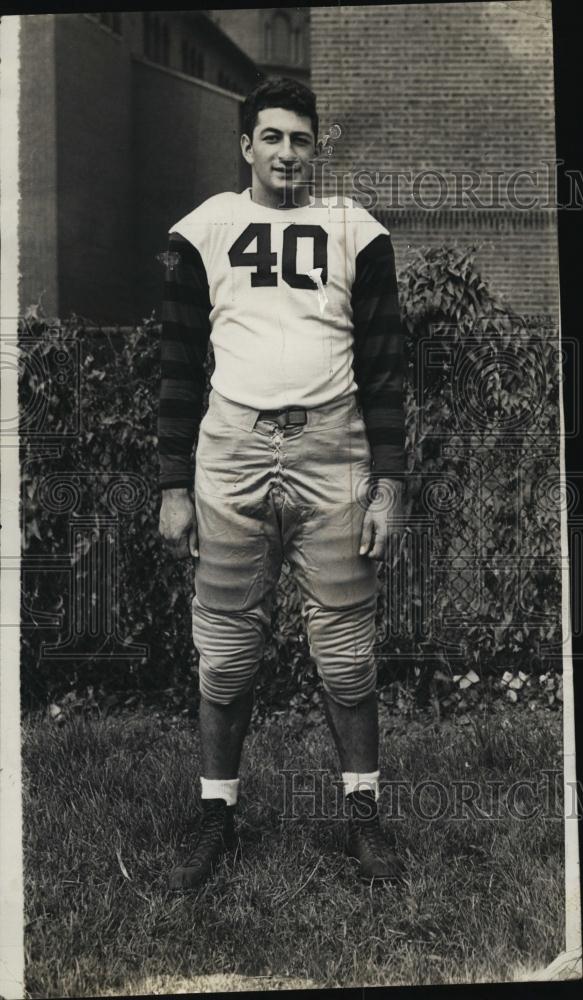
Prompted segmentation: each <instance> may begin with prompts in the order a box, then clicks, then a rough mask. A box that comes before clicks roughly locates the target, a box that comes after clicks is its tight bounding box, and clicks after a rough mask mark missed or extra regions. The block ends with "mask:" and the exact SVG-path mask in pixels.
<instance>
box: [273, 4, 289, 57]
mask: <svg viewBox="0 0 583 1000" xmlns="http://www.w3.org/2000/svg"><path fill="white" fill-rule="evenodd" d="M271 23H272V33H273V39H272V40H273V58H274V59H275V60H276V61H277V62H288V60H289V57H290V49H291V28H290V23H289V20H288V18H287V15H286V14H282V13H281V12H280V11H278V12H277V14H275V15H274V17H273V21H272V22H271Z"/></svg>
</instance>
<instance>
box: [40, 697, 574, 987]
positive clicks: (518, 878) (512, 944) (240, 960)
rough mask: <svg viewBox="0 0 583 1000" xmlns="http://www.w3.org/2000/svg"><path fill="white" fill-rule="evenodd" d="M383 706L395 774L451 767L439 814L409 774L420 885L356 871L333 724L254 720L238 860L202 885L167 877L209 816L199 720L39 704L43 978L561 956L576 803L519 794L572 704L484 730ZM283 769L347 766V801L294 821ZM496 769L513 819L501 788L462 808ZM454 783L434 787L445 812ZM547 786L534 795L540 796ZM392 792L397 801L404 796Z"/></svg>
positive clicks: (98, 979)
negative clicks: (470, 789) (403, 718)
mask: <svg viewBox="0 0 583 1000" xmlns="http://www.w3.org/2000/svg"><path fill="white" fill-rule="evenodd" d="M383 720H384V722H383V726H382V730H383V747H382V761H383V765H382V766H383V776H386V777H387V778H399V779H402V780H404V781H407V782H411V783H412V786H417V787H418V784H417V783H418V782H420V781H422V780H425V779H434V780H438V781H439V782H441V784H442V785H443V786H444V788H445V790H446V794H447V801H448V803H449V804H448V806H447V808H446V809H445V810H444V814H443V815H438V817H437V818H436V819H433V820H431V819H429V818H423V817H422V816H420V815H419V812H420V810H419V808H418V807H416V806H415V801H416V800H415V796H413V797H411V795H410V794H409V793H408V792H407V791H406V790H405V792H404V794H403V796H402V799H401V806H402V816H401V818H398V819H394V820H393V821H392V822H393V826H394V829H395V831H396V835H397V839H398V843H399V845H400V849H401V850H402V852H403V854H404V856H405V858H406V860H407V863H408V867H409V873H410V874H409V880H408V884H407V886H406V887H405V888H404V889H403V890H401V891H396V890H395V889H394V888H390V887H388V886H382V885H379V886H373V887H372V888H371V887H370V886H368V885H366V884H363V883H361V882H359V880H358V879H357V878H356V876H355V875H354V871H353V869H352V868H351V866H350V862H349V861H348V860H347V859H346V858H345V857H344V856H343V854H342V838H343V822H342V820H341V819H338V818H336V819H335V818H333V813H334V803H335V801H336V790H335V788H334V786H333V785H332V780H335V779H336V777H337V768H336V761H335V755H334V752H333V749H332V744H331V740H330V738H329V736H328V733H327V730H326V729H325V728H323V727H322V726H319V725H316V726H312V727H310V728H306V727H304V728H303V729H302V727H301V726H300V725H299V723H294V724H292V723H290V720H289V719H288V718H287V717H286V716H281V717H279V718H277V719H275V720H274V721H271V722H269V723H265V724H263V725H262V726H255V727H254V728H253V729H252V731H251V732H250V734H249V737H248V742H247V745H246V753H245V757H244V765H243V770H242V779H243V780H242V789H241V791H242V797H241V802H240V809H239V829H240V846H239V848H238V850H237V853H236V855H235V857H234V858H228V859H225V860H224V861H223V863H222V864H221V866H220V868H219V869H218V871H217V873H216V875H215V876H214V878H213V879H212V881H211V882H210V883H208V884H207V885H206V886H205V887H204V888H203V889H201V890H200V891H199V892H198V893H187V894H177V893H171V892H168V891H167V890H166V886H165V879H166V875H167V872H168V870H169V868H170V867H171V866H172V865H173V864H174V863H175V862H176V860H177V859H178V857H179V854H180V842H181V839H182V838H183V835H184V831H185V829H186V828H188V826H189V825H190V826H192V824H193V822H195V820H196V814H197V797H198V780H197V775H198V736H197V733H196V727H195V726H192V725H190V726H187V725H186V724H183V723H176V724H174V723H172V722H171V720H169V719H168V718H162V717H160V718H158V717H155V716H135V717H127V718H120V717H110V718H102V719H97V720H92V721H86V720H83V719H76V718H72V719H71V720H70V721H68V722H66V723H65V724H64V725H63V726H60V727H59V726H56V725H55V724H54V723H49V722H48V721H46V720H45V719H28V720H26V721H25V723H24V724H23V754H24V788H25V859H26V869H25V903H26V920H27V924H26V951H27V988H28V990H29V993H30V995H31V996H32V997H55V996H67V997H69V996H99V995H107V994H131V993H134V994H136V993H155V992H160V993H167V992H187V991H188V990H192V991H196V990H200V991H203V990H205V989H218V990H221V989H230V990H234V989H251V988H265V989H267V988H271V989H272V988H274V987H275V988H285V987H286V986H289V987H292V986H300V985H304V986H306V985H314V986H315V985H317V986H362V985H392V984H410V983H448V982H476V981H488V980H489V981H500V980H508V979H512V978H513V977H514V976H515V975H516V973H517V970H518V969H520V968H521V967H527V968H528V967H531V968H538V967H540V966H544V965H545V964H547V963H548V962H550V961H551V960H552V959H553V958H554V957H555V956H556V955H557V954H558V953H559V952H560V951H561V950H562V949H563V947H564V904H563V892H564V890H563V877H564V872H563V823H562V821H561V819H560V817H559V818H557V816H556V812H557V810H556V809H555V815H554V818H545V817H544V816H542V815H540V814H539V815H536V816H535V817H534V818H532V819H521V818H519V817H518V816H517V815H516V813H515V810H513V809H512V808H510V806H509V800H508V797H507V796H508V789H509V787H510V786H511V785H512V783H513V782H516V781H517V780H518V779H526V780H529V781H534V782H539V781H541V780H542V779H541V770H542V769H544V768H559V767H560V763H561V757H562V740H561V720H560V717H559V716H558V715H557V714H553V713H550V712H549V713H542V714H541V715H538V714H537V716H536V718H534V717H533V715H532V713H529V712H528V711H526V710H520V709H518V708H516V709H515V710H512V711H511V712H510V713H508V712H505V713H498V714H494V715H492V716H491V717H490V719H489V721H486V720H483V721H482V723H480V724H479V725H478V727H476V726H475V725H473V724H472V725H466V726H457V727H456V726H453V725H451V724H446V723H443V724H441V725H437V724H433V723H422V722H410V723H405V722H400V721H399V722H397V723H394V722H393V724H390V721H391V720H390V719H388V718H387V717H383ZM282 768H295V769H298V770H300V771H304V772H306V771H309V770H311V769H326V770H328V771H329V772H330V781H329V782H328V784H327V785H326V786H325V788H326V793H325V795H326V810H327V812H328V813H329V814H330V816H331V817H332V818H328V819H327V820H326V821H322V820H321V819H320V820H318V819H313V818H310V817H309V816H308V815H300V816H299V817H298V818H295V819H291V818H283V819H282V818H281V813H282V810H283V809H284V778H283V776H282V773H281V769H282ZM493 780H497V781H499V782H501V785H500V786H499V788H500V796H501V799H500V801H501V802H502V808H501V809H500V810H499V815H498V818H496V819H492V818H488V815H490V817H491V814H492V809H490V810H488V809H487V808H484V801H485V800H482V799H480V800H479V804H480V808H481V809H482V813H481V814H480V812H477V811H475V810H473V809H472V808H470V807H468V809H467V810H466V812H467V813H468V814H467V815H465V816H464V815H463V814H462V815H459V814H458V815H457V816H456V815H454V810H453V807H452V806H451V803H452V802H453V791H452V790H453V788H454V787H455V786H454V783H455V782H460V781H465V782H468V781H476V782H478V783H480V785H482V786H483V787H484V783H485V782H487V781H493ZM287 787H288V788H289V779H288V786H287ZM457 787H458V789H459V787H460V786H459V785H458V786H457ZM435 794H436V793H435V789H433V791H432V789H431V788H427V789H426V790H425V793H424V798H423V799H422V800H421V799H418V800H417V801H418V802H421V801H422V802H423V809H424V810H425V814H426V816H427V814H428V813H431V812H434V811H437V809H436V805H437V803H438V799H437V798H434V800H433V799H432V795H434V796H435ZM288 801H289V800H288ZM458 801H459V800H458ZM532 801H533V797H532V794H530V796H529V795H527V791H525V792H524V795H523V797H521V795H520V794H519V795H517V796H515V797H514V805H515V806H516V808H517V809H520V810H521V811H526V810H527V807H528V806H531V805H532ZM541 802H542V800H541ZM380 804H381V811H382V812H383V813H384V815H385V817H386V816H387V812H388V809H389V805H390V802H389V796H388V795H387V793H385V794H383V795H382V796H381V801H380ZM434 807H435V808H434ZM306 808H307V807H304V810H303V811H304V813H305V812H306ZM300 811H301V810H300ZM559 812H560V804H559ZM462 813H463V810H462ZM384 822H385V824H387V825H388V823H389V820H388V819H387V818H385V820H384ZM213 976H214V977H215V978H206V977H213ZM244 977H262V978H258V979H249V978H244Z"/></svg>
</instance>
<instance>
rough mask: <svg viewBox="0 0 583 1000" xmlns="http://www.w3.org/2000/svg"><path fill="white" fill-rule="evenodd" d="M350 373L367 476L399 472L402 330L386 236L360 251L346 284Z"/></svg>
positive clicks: (402, 430) (402, 461)
mask: <svg viewBox="0 0 583 1000" xmlns="http://www.w3.org/2000/svg"><path fill="white" fill-rule="evenodd" d="M352 315H353V324H354V374H355V378H356V382H357V385H358V389H359V396H360V403H361V406H362V411H363V417H364V422H365V426H366V431H367V436H368V439H369V443H370V447H371V453H372V460H373V472H374V473H375V474H376V475H379V476H387V477H399V476H402V474H403V473H404V471H405V408H404V396H403V374H404V356H403V344H404V338H403V331H402V326H401V317H400V312H399V295H398V291H397V275H396V270H395V255H394V252H393V245H392V243H391V237H390V236H389V235H388V234H383V235H379V236H377V237H376V238H375V239H374V240H372V242H371V243H369V244H368V245H367V246H366V247H364V249H362V250H361V251H360V253H359V254H358V255H357V258H356V272H355V279H354V284H353V286H352Z"/></svg>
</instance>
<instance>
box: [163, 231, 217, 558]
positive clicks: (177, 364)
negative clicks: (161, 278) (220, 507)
mask: <svg viewBox="0 0 583 1000" xmlns="http://www.w3.org/2000/svg"><path fill="white" fill-rule="evenodd" d="M210 309H211V304H210V299H209V289H208V282H207V277H206V272H205V269H204V264H203V262H202V258H201V256H200V254H199V252H198V250H196V249H195V248H194V247H193V246H192V245H191V244H190V243H189V242H188V241H187V240H185V239H183V237H181V236H179V235H177V234H173V235H172V236H171V237H170V242H169V247H168V266H167V269H166V278H165V282H164V302H163V307H162V339H161V361H162V380H161V385H160V404H159V410H158V450H159V458H160V486H161V488H162V490H163V497H162V507H161V510H160V533H161V534H162V537H163V538H164V539H165V541H166V542H168V543H169V545H170V546H171V547H172V548H173V549H174V551H175V554H176V555H179V556H186V555H188V551H189V548H190V553H191V555H198V548H197V539H196V521H195V516H194V505H193V503H192V500H191V498H190V496H189V493H188V490H189V489H191V488H192V480H193V475H192V468H191V454H192V447H193V444H194V440H195V437H196V432H197V429H198V425H199V423H200V419H201V414H202V404H203V397H204V387H205V369H204V365H205V360H206V354H207V348H208V340H209V335H210V320H209V313H210ZM187 538H188V544H187Z"/></svg>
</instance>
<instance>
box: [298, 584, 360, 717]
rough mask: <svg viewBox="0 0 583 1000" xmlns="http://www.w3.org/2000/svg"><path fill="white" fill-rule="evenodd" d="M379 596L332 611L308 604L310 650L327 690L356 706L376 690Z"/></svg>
mask: <svg viewBox="0 0 583 1000" xmlns="http://www.w3.org/2000/svg"><path fill="white" fill-rule="evenodd" d="M375 612H376V596H375V597H374V598H373V599H372V600H369V601H366V602H365V603H364V604H359V605H356V606H355V607H352V608H342V609H339V610H338V609H336V610H330V609H327V608H322V607H319V606H317V605H313V604H312V605H311V606H308V607H307V608H306V609H305V611H304V615H305V618H306V624H307V630H308V640H309V643H310V652H311V654H312V656H313V658H314V660H315V662H316V666H317V668H318V673H319V675H320V677H321V678H322V684H323V686H324V690H325V691H326V693H327V694H328V695H329V696H330V697H331V698H332V699H333V700H334V701H337V702H338V703H339V704H340V705H346V706H347V707H352V706H353V705H357V704H358V703H359V702H361V701H364V699H365V698H368V696H369V695H370V694H372V692H373V691H374V690H375V687H376V680H377V670H376V663H375V659H374V653H373V649H374V641H375Z"/></svg>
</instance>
